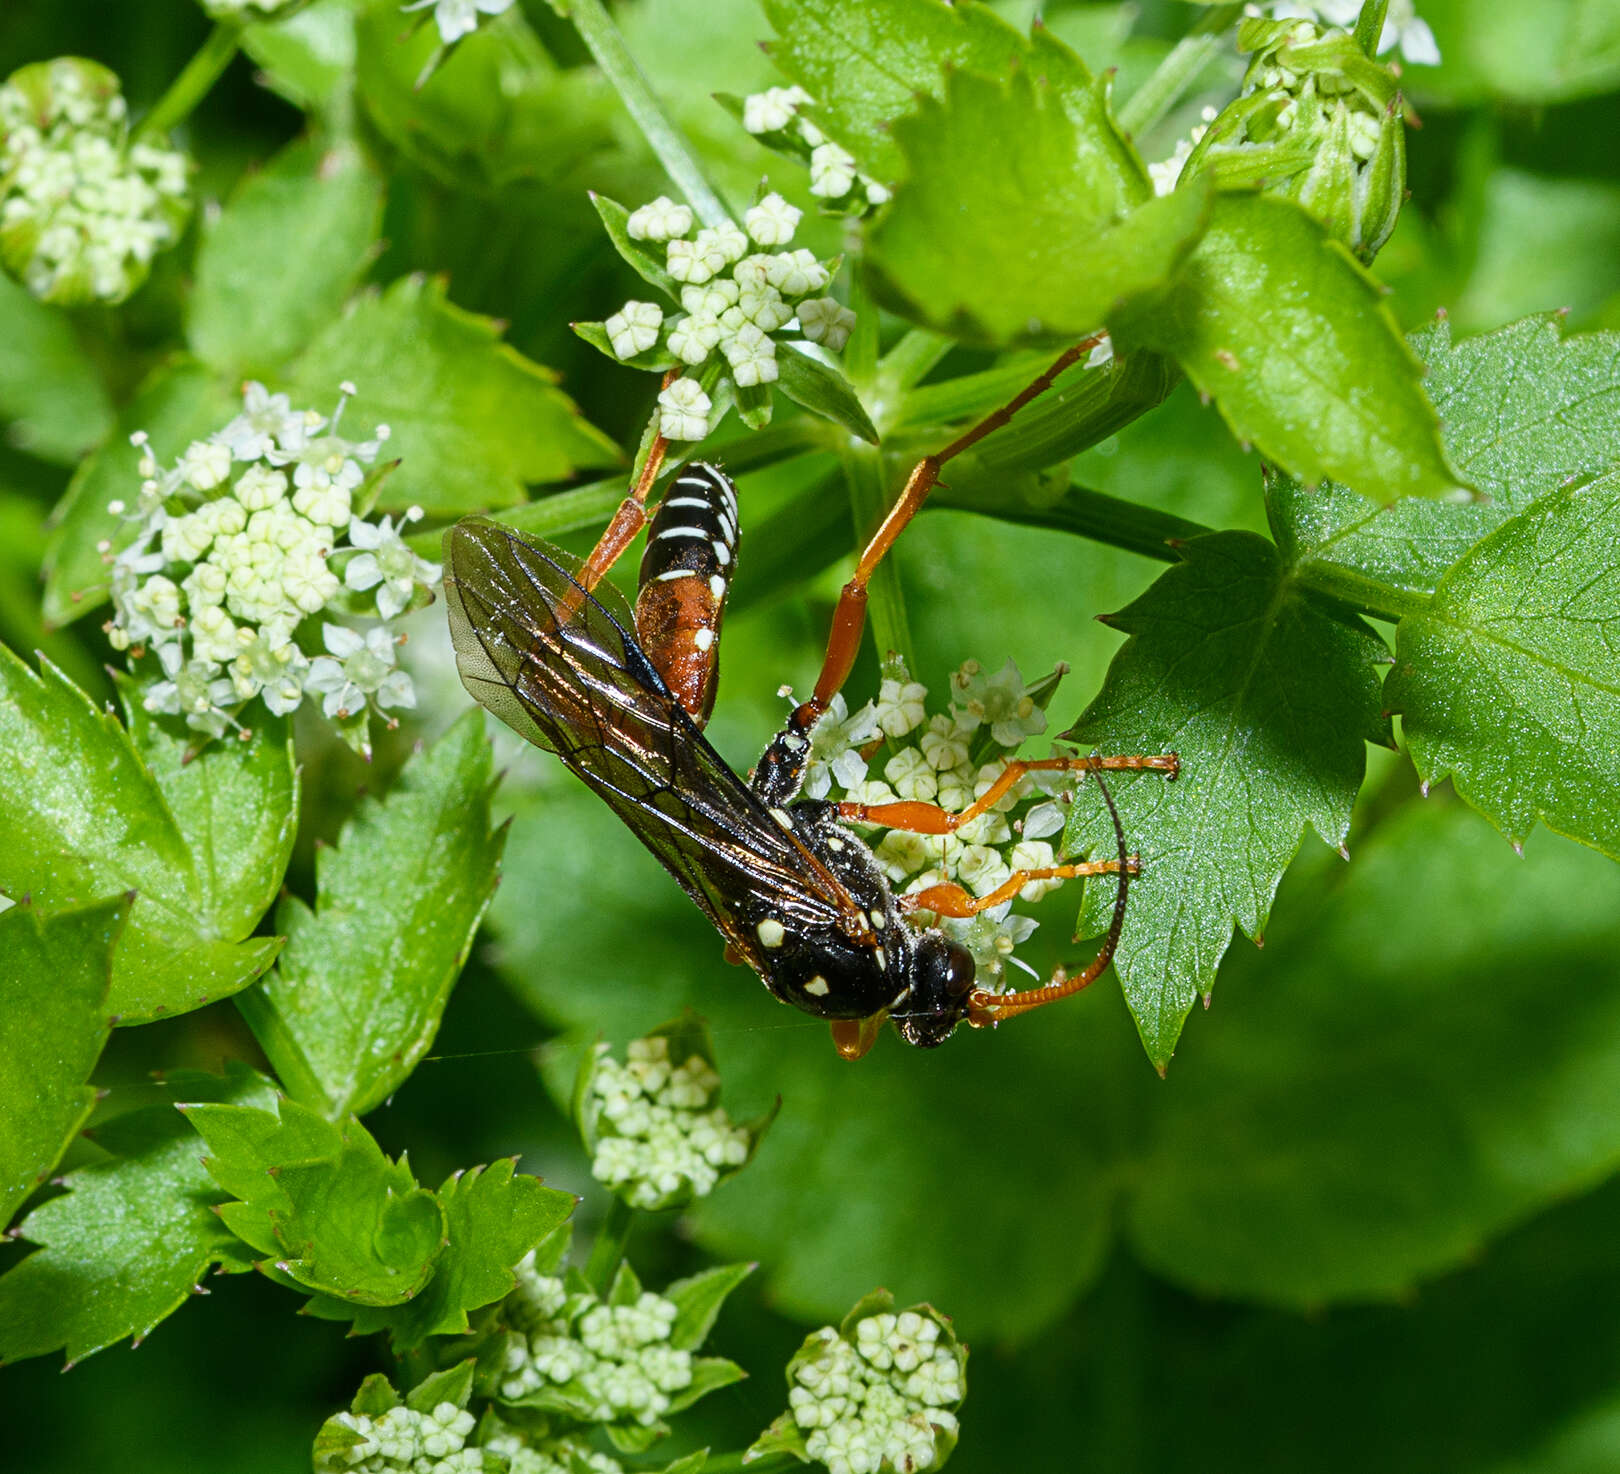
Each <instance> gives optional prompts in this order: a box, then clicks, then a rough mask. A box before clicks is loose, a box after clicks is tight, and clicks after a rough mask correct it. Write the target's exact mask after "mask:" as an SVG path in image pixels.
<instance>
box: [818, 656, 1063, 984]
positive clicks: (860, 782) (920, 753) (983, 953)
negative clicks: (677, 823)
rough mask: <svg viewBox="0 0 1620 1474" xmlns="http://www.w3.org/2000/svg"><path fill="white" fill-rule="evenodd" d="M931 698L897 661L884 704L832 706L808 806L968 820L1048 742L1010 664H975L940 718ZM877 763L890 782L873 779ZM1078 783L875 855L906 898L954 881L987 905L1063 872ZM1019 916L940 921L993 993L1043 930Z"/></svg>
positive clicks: (1012, 800)
mask: <svg viewBox="0 0 1620 1474" xmlns="http://www.w3.org/2000/svg"><path fill="white" fill-rule="evenodd" d="M927 698H928V688H927V687H926V686H924V685H922V684H921V683H920V682H918V681H914V680H912V679H911V678H910V676H909V675H908V674H907V672H906V670H905V668H904V667H903V666H902V665H900V663H899V662H898V661H894V662H892V663H891V664H890V665H889V666H888V667H886V673H885V676H884V679H883V683H882V685H881V687H880V688H879V690H878V696H877V700H876V701H870V702H868V703H867V704H866V705H865V706H863V707H861V708H860V709H859V710H858V711H856V712H854V713H850V712H849V711H848V708H847V707H846V705H845V703H844V700H843V698H842V697H841V696H840V697H836V698H834V700H833V703H832V705H831V706H830V707H829V708H828V710H827V713H826V715H825V716H823V717H822V719H821V720H820V721H819V722H818V723H817V724H816V726H815V728H814V729H813V730H812V732H811V734H810V763H809V767H808V769H807V770H806V775H805V784H804V793H805V795H806V796H807V797H810V798H828V797H831V798H833V799H835V800H836V799H841V798H847V799H851V800H853V801H855V802H857V803H867V804H883V803H894V802H896V801H899V800H911V801H914V802H921V803H930V804H937V805H939V806H940V807H941V808H943V809H946V810H949V811H950V812H952V813H960V812H961V811H962V810H964V809H966V808H968V807H969V806H970V805H972V804H973V803H974V801H975V800H976V799H978V798H979V797H980V796H981V795H982V794H984V793H985V792H987V791H988V790H989V788H990V787H991V785H992V784H994V783H995V781H996V780H997V779H998V778H999V777H1000V776H1001V774H1002V771H1003V769H1004V768H1005V767H1006V760H1007V756H1008V755H1009V754H1010V753H1011V752H1012V751H1013V750H1014V749H1016V748H1017V747H1019V746H1020V745H1021V744H1022V743H1023V742H1024V740H1025V739H1026V738H1029V737H1038V736H1040V735H1041V733H1043V732H1044V731H1045V730H1046V713H1045V712H1044V711H1042V709H1041V707H1040V705H1039V704H1037V702H1036V699H1035V697H1034V696H1033V695H1032V694H1031V693H1030V690H1029V688H1028V687H1027V686H1026V685H1025V684H1024V680H1023V677H1022V676H1021V675H1020V674H1019V671H1018V667H1017V666H1016V665H1015V664H1014V663H1013V662H1012V661H1010V660H1009V661H1008V662H1007V663H1006V665H1004V666H1003V667H1002V668H1001V669H1000V670H999V671H996V672H994V673H990V672H986V671H985V670H983V669H982V668H981V667H980V666H979V664H978V662H977V661H972V660H970V661H968V662H967V663H966V664H965V665H963V666H962V667H961V669H960V670H958V671H956V672H955V673H954V674H953V675H952V676H951V701H950V706H949V709H948V710H947V711H945V712H943V713H940V714H937V715H935V716H933V717H932V718H930V717H929V716H928V713H927ZM879 762H881V767H880V768H879V773H880V774H881V776H871V774H872V769H873V766H874V765H876V764H878V763H879ZM1075 781H1076V780H1075V777H1074V775H1072V774H1066V773H1029V774H1025V775H1024V777H1023V778H1022V779H1020V780H1019V782H1018V783H1016V784H1014V785H1013V787H1012V788H1011V789H1010V790H1009V791H1008V792H1007V793H1006V794H1005V795H1003V796H1002V797H1001V798H1000V799H999V800H997V802H996V803H995V805H994V806H993V807H992V808H990V809H988V810H986V811H985V812H984V813H983V814H981V815H980V816H979V817H978V818H976V819H974V820H973V821H972V822H971V823H969V824H964V825H963V826H962V827H961V828H959V829H958V830H956V831H955V833H953V834H944V835H938V834H930V835H923V834H911V833H907V832H904V831H901V830H898V829H891V830H889V831H888V832H887V833H886V834H884V835H883V837H882V838H881V839H880V840H879V841H878V843H877V844H876V845H875V846H874V848H873V854H874V855H875V856H876V858H877V861H878V863H879V864H880V865H881V866H882V867H883V870H884V872H885V873H886V874H887V875H888V877H889V879H890V881H891V882H892V883H893V884H894V885H895V886H896V887H897V888H903V889H904V890H905V891H906V892H908V893H909V892H913V891H920V890H926V889H927V888H928V887H929V886H934V885H940V884H942V883H945V882H947V881H954V882H955V883H957V884H958V885H960V886H962V887H963V888H964V889H965V890H967V891H968V892H969V893H970V894H972V895H975V896H987V895H989V894H990V893H991V892H992V891H994V890H997V889H999V888H1000V887H1001V886H1002V885H1003V884H1004V883H1005V882H1006V881H1007V880H1009V879H1010V878H1011V877H1012V873H1013V871H1015V870H1044V869H1048V868H1050V867H1051V866H1053V865H1055V864H1057V863H1059V861H1058V857H1057V852H1056V851H1055V849H1054V848H1053V846H1052V845H1051V843H1049V837H1050V836H1052V835H1055V834H1058V833H1059V832H1060V831H1061V830H1062V829H1063V825H1064V821H1065V811H1066V807H1067V804H1068V802H1069V798H1070V794H1071V792H1072V789H1073V787H1074V785H1075ZM1031 805H1032V806H1031ZM1021 806H1023V808H1024V812H1022V813H1021V814H1020V813H1018V812H1017V811H1018V810H1019V809H1020V807H1021ZM1061 884H1062V882H1061V881H1059V880H1032V881H1030V882H1029V883H1028V884H1026V885H1025V886H1024V887H1023V888H1022V889H1021V890H1020V891H1019V893H1018V899H1019V900H1022V901H1027V902H1034V901H1038V900H1039V899H1040V898H1041V897H1042V896H1044V895H1045V894H1046V893H1047V892H1048V891H1051V890H1055V889H1056V888H1057V887H1058V886H1059V885H1061ZM1012 904H1013V903H1012V902H1011V901H1003V902H1002V903H1000V904H999V905H996V906H992V907H990V908H988V909H987V910H984V911H981V912H980V913H979V914H978V915H977V916H974V917H971V918H966V919H959V918H952V917H941V918H937V924H938V925H940V926H943V927H944V928H945V930H946V931H947V932H949V933H950V934H951V936H953V937H954V938H955V939H956V940H957V941H959V942H961V943H962V945H963V946H965V947H966V948H967V949H968V950H969V951H970V952H971V953H972V954H973V956H974V959H975V961H976V962H977V964H978V967H979V969H980V976H981V978H982V980H983V982H984V984H985V986H994V984H995V983H996V982H998V981H999V980H1000V979H1001V977H1002V975H1003V973H1004V972H1005V968H1006V963H1007V962H1008V960H1009V959H1010V958H1011V956H1012V953H1013V950H1014V948H1015V947H1017V946H1018V944H1019V943H1020V942H1022V941H1024V940H1025V939H1026V938H1027V937H1028V936H1029V935H1030V934H1031V933H1032V932H1033V931H1034V930H1035V928H1036V924H1037V923H1036V922H1035V921H1034V920H1033V919H1032V918H1030V917H1027V916H1019V915H1015V914H1014V913H1013V911H1012ZM916 914H917V916H918V918H919V919H920V920H921V921H923V922H924V923H928V922H930V921H932V920H934V918H932V917H931V915H930V913H928V912H922V911H919V912H917V913H916Z"/></svg>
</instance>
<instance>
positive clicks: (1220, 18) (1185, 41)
mask: <svg viewBox="0 0 1620 1474" xmlns="http://www.w3.org/2000/svg"><path fill="white" fill-rule="evenodd" d="M1242 14H1243V7H1242V6H1241V5H1219V6H1213V7H1211V8H1210V9H1209V10H1207V11H1205V12H1204V14H1203V15H1202V16H1200V17H1199V19H1198V21H1197V23H1196V24H1195V25H1194V26H1193V28H1192V30H1190V31H1189V32H1188V33H1187V34H1186V35H1185V36H1183V37H1182V38H1181V40H1179V41H1178V42H1176V44H1175V47H1174V49H1173V50H1172V51H1171V52H1170V55H1169V56H1167V57H1165V59H1164V60H1163V61H1161V62H1160V63H1159V65H1158V68H1157V69H1156V70H1155V71H1154V73H1153V75H1152V76H1151V77H1149V78H1148V79H1147V81H1145V82H1144V83H1143V84H1142V85H1141V86H1140V87H1138V88H1137V89H1136V91H1135V92H1133V93H1132V94H1131V95H1130V97H1129V98H1128V99H1127V100H1126V102H1125V105H1124V106H1123V107H1121V108H1120V110H1119V126H1120V127H1121V128H1123V129H1124V130H1125V131H1126V132H1127V133H1129V134H1131V135H1132V136H1140V135H1141V134H1143V133H1145V132H1146V131H1147V130H1148V129H1149V128H1151V127H1152V126H1153V125H1154V124H1155V123H1157V122H1158V121H1159V119H1160V118H1162V117H1163V116H1164V115H1165V114H1166V113H1167V112H1169V111H1170V109H1171V108H1172V107H1174V106H1175V104H1176V99H1177V98H1179V97H1180V96H1181V94H1182V93H1183V92H1184V91H1186V89H1187V88H1188V87H1189V86H1190V85H1191V84H1192V81H1193V78H1195V77H1196V76H1197V75H1198V74H1199V73H1200V72H1201V71H1203V70H1204V68H1205V67H1206V66H1208V65H1209V63H1210V60H1211V58H1212V57H1214V55H1215V53H1216V52H1217V51H1219V50H1220V49H1221V44H1222V33H1223V32H1225V30H1226V29H1227V27H1228V26H1230V25H1231V24H1232V22H1233V21H1235V20H1236V19H1237V18H1238V17H1239V16H1241V15H1242Z"/></svg>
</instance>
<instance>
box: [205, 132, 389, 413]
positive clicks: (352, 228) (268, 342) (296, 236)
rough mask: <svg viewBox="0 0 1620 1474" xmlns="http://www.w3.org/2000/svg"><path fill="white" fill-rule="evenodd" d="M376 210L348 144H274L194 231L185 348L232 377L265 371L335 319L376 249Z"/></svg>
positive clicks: (367, 175) (376, 180)
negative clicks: (197, 233) (277, 147)
mask: <svg viewBox="0 0 1620 1474" xmlns="http://www.w3.org/2000/svg"><path fill="white" fill-rule="evenodd" d="M381 214H382V180H381V178H380V177H379V176H378V174H377V173H376V172H375V170H374V169H373V168H372V167H371V166H370V164H369V163H368V162H367V160H366V159H365V157H364V156H363V155H362V154H361V152H360V150H359V149H358V148H356V147H354V146H353V145H341V146H339V147H336V148H329V149H323V148H319V147H317V146H316V145H315V144H313V143H312V142H310V141H309V140H307V139H300V140H299V141H297V142H296V143H293V144H291V145H289V146H288V147H287V148H285V149H283V150H282V152H281V153H279V154H277V155H276V157H275V158H273V159H271V160H270V162H269V163H268V164H266V165H265V167H264V169H263V170H262V171H261V172H259V173H257V174H254V175H250V176H249V177H248V178H247V180H246V181H245V182H244V183H243V184H242V186H241V187H240V188H239V189H238V190H237V192H236V193H235V194H234V195H233V196H232V197H231V199H230V201H229V202H228V203H227V204H226V206H225V208H224V209H223V210H222V211H221V212H220V214H219V217H218V219H217V220H215V221H214V222H213V223H212V224H211V225H209V226H208V227H207V228H205V230H204V231H203V236H202V242H201V245H200V247H199V248H198V252H197V267H196V272H197V281H196V287H195V290H194V291H193V292H192V295H191V299H190V310H189V312H188V314H187V319H186V335H187V338H188V340H189V342H190V344H191V348H192V351H193V352H194V353H196V355H197V357H198V358H200V359H202V360H203V361H204V362H205V363H208V364H211V365H213V366H214V367H215V368H217V369H220V370H222V371H225V372H227V373H229V374H231V375H232V376H237V377H239V376H240V375H242V374H248V375H256V376H258V377H261V378H263V377H266V376H268V375H269V374H270V373H272V372H273V371H274V370H275V369H276V368H277V367H279V366H280V365H281V364H283V363H284V362H286V361H287V360H288V359H290V358H291V357H293V355H294V354H296V353H298V352H299V351H301V350H302V349H303V347H304V345H305V344H306V343H307V342H308V341H309V340H310V338H311V337H313V336H314V334H315V333H316V332H318V331H319V330H320V329H321V328H323V327H325V326H326V324H327V323H328V322H330V321H331V320H332V319H333V318H334V317H336V316H337V314H338V311H339V309H340V308H341V307H342V305H343V301H344V299H345V298H346V297H347V296H348V295H349V293H350V292H351V291H352V290H353V289H354V286H355V284H356V283H357V282H358V281H359V280H360V277H361V275H362V273H363V272H364V271H365V269H366V266H367V265H368V263H369V262H370V260H371V257H372V255H373V254H374V253H375V251H376V249H377V229H378V226H379V224H380V221H381ZM327 392H328V394H330V392H331V390H330V387H329V388H328V390H327Z"/></svg>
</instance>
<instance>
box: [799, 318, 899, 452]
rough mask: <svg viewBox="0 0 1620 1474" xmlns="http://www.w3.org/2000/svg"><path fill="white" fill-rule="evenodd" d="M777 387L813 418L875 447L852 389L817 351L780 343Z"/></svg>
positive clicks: (874, 438)
mask: <svg viewBox="0 0 1620 1474" xmlns="http://www.w3.org/2000/svg"><path fill="white" fill-rule="evenodd" d="M776 387H777V388H778V389H780V390H781V391H782V392H783V393H784V394H785V395H787V397H788V398H789V399H791V400H792V401H793V402H794V403H795V404H797V405H800V406H802V407H803V408H805V409H807V410H809V411H810V412H811V413H812V414H816V415H820V416H821V417H822V418H823V419H826V420H831V421H832V422H833V424H835V425H842V426H843V427H844V429H846V430H848V431H849V432H850V434H851V435H856V436H859V437H860V438H861V439H862V440H864V441H866V442H867V443H868V444H870V445H876V444H877V443H878V432H877V427H876V426H875V425H873V423H872V421H871V419H870V418H869V417H868V415H867V413H866V407H865V406H864V405H863V404H862V403H861V401H860V396H859V395H857V394H856V392H855V386H854V385H853V384H851V383H850V382H849V380H848V379H846V378H845V377H844V373H843V370H842V369H840V368H839V367H838V366H837V365H836V364H834V363H832V362H830V361H829V359H828V358H827V357H826V356H824V355H823V354H822V352H821V350H820V349H818V348H815V347H813V346H811V345H808V344H798V343H783V344H782V345H781V346H780V348H779V350H778V352H777V355H776Z"/></svg>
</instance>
